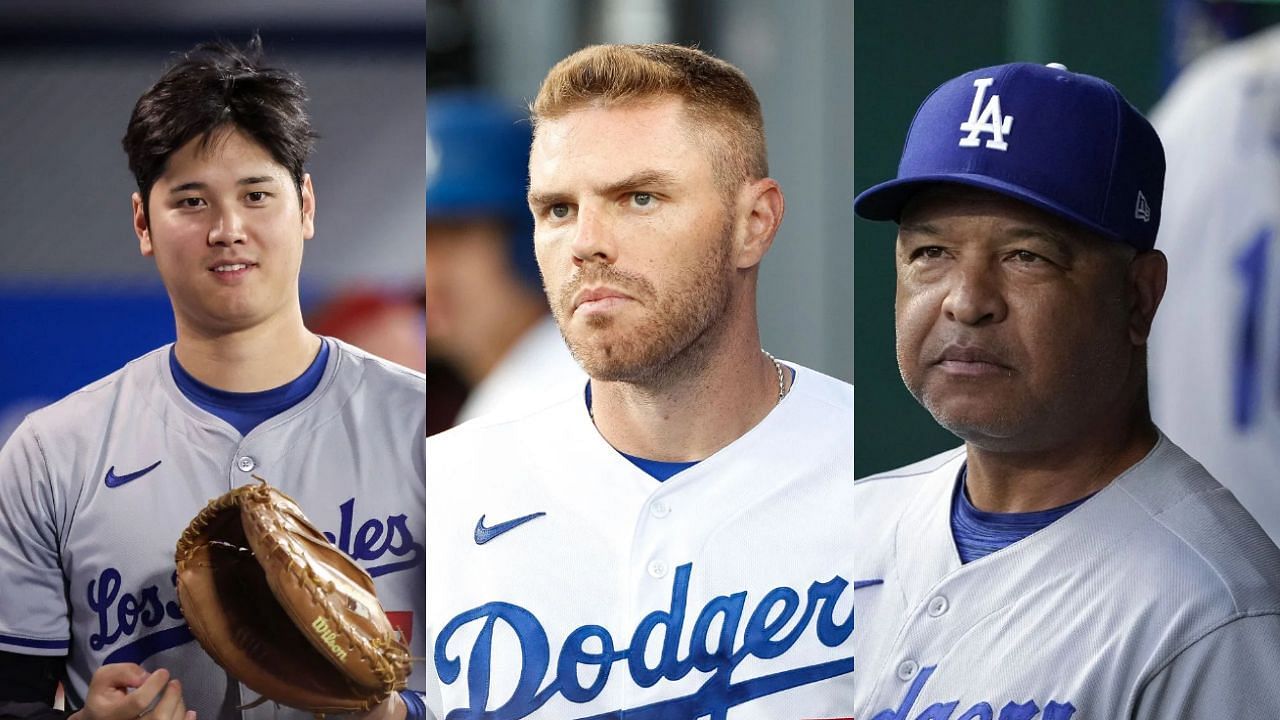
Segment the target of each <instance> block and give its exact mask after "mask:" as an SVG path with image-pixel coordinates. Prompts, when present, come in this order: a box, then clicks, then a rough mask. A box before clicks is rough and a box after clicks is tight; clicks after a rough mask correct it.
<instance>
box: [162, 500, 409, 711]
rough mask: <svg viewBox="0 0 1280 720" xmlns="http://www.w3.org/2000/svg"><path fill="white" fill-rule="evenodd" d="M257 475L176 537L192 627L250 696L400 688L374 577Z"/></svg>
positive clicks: (397, 646) (364, 706)
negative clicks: (251, 482) (253, 693)
mask: <svg viewBox="0 0 1280 720" xmlns="http://www.w3.org/2000/svg"><path fill="white" fill-rule="evenodd" d="M255 478H256V479H257V480H259V481H261V482H260V484H257V485H246V486H243V487H239V488H236V489H235V490H232V491H231V492H229V493H227V494H226V495H223V496H222V497H220V498H217V499H215V500H212V501H210V502H209V504H208V505H207V506H206V507H205V508H204V510H202V511H200V514H199V515H197V516H196V517H195V519H194V520H192V521H191V524H190V525H188V526H187V529H186V531H184V532H183V533H182V537H181V538H180V539H179V540H178V549H177V554H176V556H175V560H176V562H177V566H178V602H179V603H180V604H181V606H182V613H183V615H185V616H186V619H187V624H188V625H189V626H190V628H191V634H192V635H195V637H196V640H198V641H199V642H200V645H201V646H202V647H204V649H205V651H206V652H208V653H209V655H210V656H211V657H212V658H213V659H214V660H215V661H216V662H217V663H218V664H219V665H221V666H222V667H223V668H224V669H226V670H227V671H228V672H229V673H231V675H233V676H234V677H235V678H236V679H237V680H239V681H240V682H242V683H244V684H245V685H247V686H248V687H249V688H250V689H251V690H253V691H254V692H257V693H259V694H260V695H262V697H263V700H260V701H259V702H262V701H264V700H274V701H276V702H278V703H280V704H282V705H288V706H290V707H294V708H299V709H302V710H308V711H311V712H313V713H328V712H351V711H356V710H368V709H370V708H372V707H374V706H376V705H377V704H378V703H380V702H382V700H384V699H385V698H386V697H387V696H388V695H389V694H390V693H392V692H395V691H397V690H401V689H403V688H404V687H405V678H406V676H408V674H409V671H410V656H409V651H408V650H407V649H406V648H405V647H404V645H403V644H401V643H400V641H399V636H398V634H397V632H396V630H395V628H393V627H392V625H391V622H390V621H389V620H388V619H387V616H386V613H385V612H383V609H382V606H381V605H380V604H379V603H378V599H377V598H376V597H375V596H374V588H373V580H372V579H371V578H370V577H369V574H368V573H366V572H365V571H364V570H363V569H362V568H360V567H359V566H358V565H356V564H355V562H353V561H352V560H351V558H350V557H348V556H347V555H346V554H344V553H343V552H342V551H340V550H338V549H337V548H336V547H334V546H333V545H332V544H331V543H330V542H329V541H328V539H327V538H325V536H324V534H323V533H321V532H320V531H319V530H317V529H316V528H315V527H314V526H313V525H312V524H311V523H310V522H308V521H307V519H306V517H305V516H303V514H302V511H301V510H300V509H299V508H298V505H297V504H296V503H295V502H294V501H293V499H292V498H290V497H289V496H288V495H285V494H284V493H282V492H280V491H279V490H276V489H275V488H273V487H271V486H269V485H267V484H266V482H265V481H262V478H258V477H257V476H255ZM255 704H256V703H255Z"/></svg>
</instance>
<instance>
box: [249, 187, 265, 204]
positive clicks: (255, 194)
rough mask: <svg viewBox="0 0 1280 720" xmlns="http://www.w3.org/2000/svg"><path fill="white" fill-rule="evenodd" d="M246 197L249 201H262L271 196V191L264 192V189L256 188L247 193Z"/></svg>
mask: <svg viewBox="0 0 1280 720" xmlns="http://www.w3.org/2000/svg"><path fill="white" fill-rule="evenodd" d="M244 197H245V199H246V200H248V201H249V202H253V203H257V202H262V201H264V200H266V199H267V198H268V197H270V193H267V192H264V191H262V190H254V191H252V192H249V193H246V194H245V196H244Z"/></svg>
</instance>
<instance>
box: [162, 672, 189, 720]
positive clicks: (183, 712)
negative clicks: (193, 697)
mask: <svg viewBox="0 0 1280 720" xmlns="http://www.w3.org/2000/svg"><path fill="white" fill-rule="evenodd" d="M173 684H174V685H178V681H177V680H174V681H173ZM186 716H187V703H186V700H184V699H183V698H182V686H181V685H178V704H177V706H175V707H174V708H173V712H172V713H171V714H170V715H168V716H167V717H166V716H160V717H159V718H158V719H157V720H183V718H185V717H186Z"/></svg>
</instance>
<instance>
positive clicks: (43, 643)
mask: <svg viewBox="0 0 1280 720" xmlns="http://www.w3.org/2000/svg"><path fill="white" fill-rule="evenodd" d="M0 643H3V644H5V645H17V646H18V647H26V648H33V649H36V650H68V649H70V648H71V641H70V640H32V639H31V638H20V637H16V636H13V635H0Z"/></svg>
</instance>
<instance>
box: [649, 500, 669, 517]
mask: <svg viewBox="0 0 1280 720" xmlns="http://www.w3.org/2000/svg"><path fill="white" fill-rule="evenodd" d="M649 513H650V514H652V515H653V516H654V517H656V518H664V517H666V516H668V515H670V514H671V506H670V505H668V504H666V503H665V502H663V501H661V500H654V501H653V504H652V505H650V506H649Z"/></svg>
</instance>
